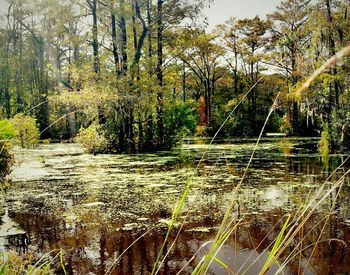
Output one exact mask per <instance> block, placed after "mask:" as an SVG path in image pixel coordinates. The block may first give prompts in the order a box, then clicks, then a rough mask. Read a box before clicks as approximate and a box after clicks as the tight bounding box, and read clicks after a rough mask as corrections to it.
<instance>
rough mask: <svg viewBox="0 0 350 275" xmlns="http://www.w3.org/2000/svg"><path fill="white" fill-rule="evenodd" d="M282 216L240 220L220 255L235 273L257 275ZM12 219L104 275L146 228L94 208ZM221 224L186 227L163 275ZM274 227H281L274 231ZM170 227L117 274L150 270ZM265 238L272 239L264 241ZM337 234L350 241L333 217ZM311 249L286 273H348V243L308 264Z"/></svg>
mask: <svg viewBox="0 0 350 275" xmlns="http://www.w3.org/2000/svg"><path fill="white" fill-rule="evenodd" d="M283 214H284V211H280V210H275V211H269V212H266V213H264V214H263V215H251V216H250V217H249V218H247V220H246V221H243V222H241V225H240V226H238V228H237V230H236V231H235V232H234V234H233V235H232V237H231V238H230V239H229V240H228V241H227V242H226V244H225V246H224V247H223V249H222V250H221V251H220V253H219V254H218V258H220V259H221V260H222V261H224V262H225V263H226V264H228V265H229V266H230V268H231V269H232V270H233V271H235V272H237V271H238V270H241V273H242V272H243V271H245V274H257V273H258V271H259V269H260V268H261V267H262V265H263V263H264V261H266V259H267V256H268V252H266V251H265V249H266V248H267V247H268V246H269V245H270V244H271V242H273V240H274V238H275V237H276V236H277V235H278V233H279V230H280V229H281V226H282V223H281V222H280V221H279V220H280V218H281V217H282V216H283ZM11 218H13V219H14V220H17V221H21V224H20V225H21V227H22V228H24V229H25V231H26V232H29V233H28V234H27V237H28V238H29V239H28V241H27V242H28V243H31V244H32V245H33V246H32V248H31V249H34V250H36V251H38V252H42V251H51V250H53V249H60V248H63V249H64V250H65V251H66V252H67V255H66V257H65V265H66V269H67V270H68V271H69V273H70V274H73V273H74V274H89V272H92V273H94V274H105V272H106V270H107V269H108V267H110V266H111V264H112V262H113V260H114V259H115V257H118V256H119V255H120V254H121V253H122V252H123V251H124V250H125V249H126V248H127V247H128V246H129V245H130V244H131V243H132V242H133V241H134V240H136V239H137V238H138V236H140V235H142V232H143V231H144V230H141V229H139V230H120V229H119V228H120V223H115V224H113V223H105V221H101V217H100V215H99V213H98V211H91V212H90V213H89V214H88V215H87V216H86V217H85V219H84V220H82V221H80V222H78V223H75V224H70V225H67V224H66V223H65V221H64V220H62V219H57V218H56V219H50V218H48V217H47V216H46V215H43V216H39V215H30V214H29V213H17V214H16V215H14V216H12V217H11ZM319 219H320V216H319V215H316V216H313V217H312V218H311V220H310V222H308V223H307V224H306V225H305V227H304V232H305V233H304V234H305V235H306V233H307V232H309V231H310V230H311V229H312V228H313V226H314V225H315V223H316V222H317V221H318V220H319ZM217 222H218V221H207V222H203V223H201V224H200V225H201V227H193V226H194V225H193V224H189V225H187V226H185V228H184V231H183V232H182V233H181V234H180V237H179V238H178V240H177V241H176V243H175V245H174V247H173V249H172V252H171V253H170V254H169V256H168V258H167V259H166V260H165V262H164V265H163V267H162V268H161V272H160V274H175V273H176V272H177V271H179V270H180V269H181V268H182V267H183V266H184V265H185V263H186V262H187V261H188V260H190V258H191V257H192V255H194V254H195V253H196V252H197V251H198V249H200V248H201V247H202V245H203V244H205V243H207V242H208V241H209V240H212V239H213V238H214V236H215V226H213V225H214V224H217ZM275 225H277V226H276V227H275V228H274V229H273V230H272V231H271V232H270V230H271V229H272V228H273V227H274V226H275ZM165 229H166V228H165V227H163V228H158V229H155V230H154V231H153V232H151V233H150V234H147V235H146V236H145V237H143V238H141V239H140V240H139V241H138V242H137V243H135V245H134V246H132V248H131V249H129V250H128V252H126V253H125V255H124V256H123V257H122V258H121V260H120V261H119V262H118V263H117V264H116V265H115V268H114V271H113V273H112V274H149V273H150V271H151V269H152V265H153V263H154V260H155V258H156V252H157V251H159V249H160V246H161V244H162V242H163V239H164V234H165V232H166V231H165ZM175 231H176V230H175ZM305 235H304V236H305ZM318 235H319V229H318V230H316V231H314V232H312V233H311V234H310V235H309V236H307V237H306V239H305V240H304V242H303V243H302V247H307V246H309V245H311V244H312V243H314V242H315V241H316V240H317V238H318ZM266 236H268V237H267V238H266V239H265V237H266ZM304 236H299V238H297V239H296V241H295V243H294V245H296V243H297V241H299V240H300V237H304ZM336 238H337V239H341V240H343V241H344V242H345V243H346V244H349V242H350V228H349V226H348V225H347V224H345V223H344V222H342V221H341V220H339V219H337V217H336V216H333V217H332V219H331V221H330V223H329V225H327V227H326V229H325V232H324V234H323V235H322V239H336ZM173 239H174V236H172V237H171V238H170V239H169V243H168V245H167V249H169V247H170V244H171V243H172V241H173ZM260 243H261V244H260ZM259 244H260V246H259ZM209 245H210V244H207V245H206V246H204V247H202V248H201V252H200V253H199V254H198V255H197V256H196V258H195V260H194V261H192V262H191V263H190V264H189V265H188V267H187V268H185V269H184V273H190V272H191V271H192V270H193V269H194V267H195V265H196V263H198V261H199V260H200V257H201V256H202V255H203V254H204V252H205V251H206V250H207V249H208V247H209ZM258 246H259V247H258ZM13 247H16V248H17V249H21V250H22V251H26V250H27V249H28V246H27V245H22V246H20V245H19V243H15V244H14V246H13ZM257 247H258V248H257ZM293 248H294V247H293V245H292V246H291V247H290V249H288V250H287V251H286V252H285V253H284V254H283V255H282V257H281V258H280V261H281V262H282V261H283V259H286V257H287V256H288V255H289V253H290V252H291V251H292V249H293ZM167 249H166V250H167ZM311 251H312V248H309V249H306V250H304V251H303V256H302V258H301V263H300V264H301V267H299V256H297V257H295V259H294V260H293V261H292V262H291V263H290V264H289V265H288V267H287V269H286V270H284V273H285V274H297V273H298V269H299V268H301V269H300V271H304V269H306V273H305V274H346V273H347V272H350V266H349V262H350V250H349V248H348V247H347V246H346V245H344V243H341V242H337V241H331V242H324V243H320V244H319V245H318V249H317V250H316V253H315V255H314V257H313V258H312V259H311V261H310V265H311V267H306V260H307V259H308V258H309V257H310V254H311ZM251 254H252V255H251ZM260 255H262V256H260ZM258 256H260V257H261V258H260V261H258V262H257V263H254V264H253V265H252V266H251V264H252V263H253V262H254V261H255V260H256V258H257V257H258ZM249 257H251V258H250V259H249ZM246 261H247V262H246ZM58 270H59V267H58ZM277 270H278V266H276V265H275V266H274V267H273V268H272V269H271V270H270V272H269V274H274V273H275V272H276V271H277ZM210 273H214V274H227V271H226V270H224V269H223V268H222V267H220V266H219V265H218V264H217V263H215V262H214V263H213V265H212V268H211V272H210Z"/></svg>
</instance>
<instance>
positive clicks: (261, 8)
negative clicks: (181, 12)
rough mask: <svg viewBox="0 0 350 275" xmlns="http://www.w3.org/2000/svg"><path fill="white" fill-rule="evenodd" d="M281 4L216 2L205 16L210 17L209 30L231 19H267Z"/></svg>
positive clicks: (273, 0)
mask: <svg viewBox="0 0 350 275" xmlns="http://www.w3.org/2000/svg"><path fill="white" fill-rule="evenodd" d="M279 3H281V0H214V1H213V3H211V4H210V7H208V8H207V9H206V10H205V15H206V16H207V17H208V22H209V29H212V28H214V27H215V25H217V24H222V23H224V22H225V21H226V20H227V19H229V18H230V17H237V18H238V19H243V18H246V17H247V18H251V17H254V16H256V15H259V16H260V17H261V18H265V16H266V14H267V13H270V12H272V11H273V10H275V8H276V6H277V5H278V4H279Z"/></svg>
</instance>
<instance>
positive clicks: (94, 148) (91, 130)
mask: <svg viewBox="0 0 350 275" xmlns="http://www.w3.org/2000/svg"><path fill="white" fill-rule="evenodd" d="M76 140H77V142H79V143H80V144H82V145H83V146H84V148H85V150H86V152H88V153H94V154H96V153H103V152H105V151H106V150H107V147H108V142H107V139H106V138H105V137H104V134H103V132H102V129H101V127H100V126H98V125H96V124H92V125H90V126H89V127H87V128H81V129H80V131H79V133H78V136H77V138H76Z"/></svg>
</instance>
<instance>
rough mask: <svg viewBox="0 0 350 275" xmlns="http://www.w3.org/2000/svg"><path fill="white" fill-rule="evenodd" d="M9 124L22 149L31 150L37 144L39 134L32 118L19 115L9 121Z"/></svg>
mask: <svg viewBox="0 0 350 275" xmlns="http://www.w3.org/2000/svg"><path fill="white" fill-rule="evenodd" d="M11 122H12V124H13V127H14V129H15V131H16V137H17V140H18V142H19V143H20V145H21V147H22V148H32V147H34V146H35V145H36V144H37V143H38V142H39V136H40V134H39V130H38V127H37V125H36V120H35V119H34V118H32V117H31V116H27V115H24V114H22V113H19V114H17V115H15V117H14V118H12V119H11Z"/></svg>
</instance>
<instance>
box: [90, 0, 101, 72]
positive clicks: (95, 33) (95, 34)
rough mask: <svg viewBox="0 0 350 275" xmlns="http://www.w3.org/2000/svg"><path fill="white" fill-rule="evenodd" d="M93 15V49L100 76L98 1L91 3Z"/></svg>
mask: <svg viewBox="0 0 350 275" xmlns="http://www.w3.org/2000/svg"><path fill="white" fill-rule="evenodd" d="M91 13H92V48H93V53H94V72H95V73H96V74H98V73H99V72H100V60H99V53H98V52H99V49H98V47H99V46H98V29H97V0H92V2H91Z"/></svg>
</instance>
